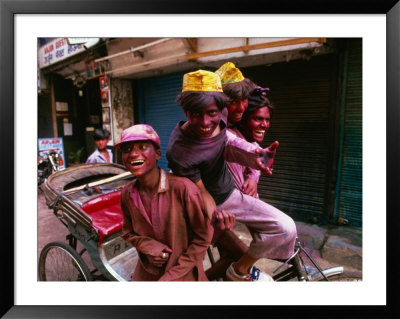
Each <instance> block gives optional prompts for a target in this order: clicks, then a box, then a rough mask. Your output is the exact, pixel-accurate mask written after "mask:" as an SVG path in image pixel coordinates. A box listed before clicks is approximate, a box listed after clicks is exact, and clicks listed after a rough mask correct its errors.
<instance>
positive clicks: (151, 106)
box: [138, 73, 186, 170]
mask: <svg viewBox="0 0 400 319" xmlns="http://www.w3.org/2000/svg"><path fill="white" fill-rule="evenodd" d="M183 74H184V73H174V74H168V75H163V76H159V77H153V78H146V79H141V80H139V83H138V84H139V90H140V93H139V107H140V112H139V121H140V123H146V124H150V125H151V126H152V127H153V128H154V129H155V130H156V131H157V133H158V135H159V136H160V139H161V159H160V161H159V162H158V165H159V166H160V167H161V168H163V169H166V170H168V163H167V160H166V158H165V153H166V151H167V146H168V141H169V136H170V135H171V132H172V130H173V129H174V127H175V126H176V124H177V123H178V122H179V121H181V120H186V116H185V113H184V112H183V110H182V108H181V107H180V106H179V105H177V104H176V102H175V99H176V96H177V95H178V94H179V93H180V92H181V90H182V79H183Z"/></svg>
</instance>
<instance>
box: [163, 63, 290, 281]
mask: <svg viewBox="0 0 400 319" xmlns="http://www.w3.org/2000/svg"><path fill="white" fill-rule="evenodd" d="M177 103H178V104H179V105H181V106H182V108H183V110H184V112H185V115H186V117H187V121H184V122H183V121H182V122H179V123H178V124H177V125H176V127H175V129H174V130H173V131H172V133H171V136H170V140H169V143H168V149H167V154H166V156H167V159H168V165H169V167H170V168H171V169H172V171H173V172H174V174H176V175H179V176H185V177H187V178H189V179H190V180H192V181H193V182H194V183H195V184H196V185H197V186H198V187H199V189H200V191H201V194H202V196H203V200H204V203H205V206H206V210H207V213H208V214H209V216H210V218H214V219H218V221H219V222H220V224H222V223H224V224H225V225H220V228H227V229H229V228H230V227H233V223H234V220H235V219H236V220H237V221H239V222H241V223H243V224H245V225H246V226H247V227H248V229H249V230H250V232H251V234H252V237H253V241H252V242H251V244H250V247H249V249H248V251H247V252H246V253H245V254H244V255H243V256H242V257H240V259H239V260H238V261H237V262H236V263H232V264H231V265H230V267H229V268H228V270H227V272H226V277H227V279H228V280H234V281H258V280H265V281H271V280H272V278H271V277H270V276H268V275H267V274H265V273H263V272H261V271H260V270H259V269H258V268H257V267H255V266H254V263H255V262H256V261H257V260H259V259H260V258H271V259H272V258H279V259H286V258H288V257H289V256H291V255H292V254H293V252H294V244H295V239H296V236H297V231H296V226H295V224H294V222H293V220H292V219H291V218H290V217H289V216H287V215H285V214H284V213H282V212H281V211H279V210H278V209H276V208H275V207H273V206H271V205H268V204H267V203H265V202H263V201H261V200H259V199H256V198H254V197H251V196H249V195H246V194H243V193H241V192H240V191H239V190H237V189H236V187H235V184H234V181H233V178H232V175H231V173H230V172H229V170H228V167H227V164H226V161H225V158H226V159H228V160H230V161H232V162H237V163H239V164H241V165H244V166H250V167H253V168H256V169H257V168H258V169H262V170H263V171H264V172H266V173H267V174H270V173H271V171H270V167H271V165H272V162H273V157H274V155H275V151H276V147H277V146H278V145H279V143H278V142H275V143H273V144H271V146H270V147H269V148H267V149H261V148H259V147H257V146H255V145H252V144H250V143H248V142H247V141H245V140H243V139H240V138H237V137H235V136H234V135H233V134H232V133H229V132H227V130H226V123H225V122H224V120H223V117H222V111H223V109H224V108H225V107H226V105H227V103H228V98H227V97H226V95H225V94H224V93H223V90H222V85H221V80H220V77H219V76H218V75H217V74H215V73H214V72H209V71H205V70H198V71H195V72H190V73H186V74H185V75H184V78H183V86H182V93H181V94H180V95H179V96H178V97H177ZM260 154H261V155H263V156H265V158H264V159H263V160H261V159H260Z"/></svg>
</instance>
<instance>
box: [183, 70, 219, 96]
mask: <svg viewBox="0 0 400 319" xmlns="http://www.w3.org/2000/svg"><path fill="white" fill-rule="evenodd" d="M185 91H208V92H223V91H222V85H221V79H220V78H219V76H218V75H217V74H215V73H214V72H210V71H205V70H197V71H194V72H189V73H186V74H185V75H184V76H183V85H182V92H185Z"/></svg>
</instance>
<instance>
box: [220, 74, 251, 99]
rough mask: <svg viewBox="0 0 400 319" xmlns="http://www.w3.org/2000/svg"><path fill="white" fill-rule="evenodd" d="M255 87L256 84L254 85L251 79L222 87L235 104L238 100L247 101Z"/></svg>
mask: <svg viewBox="0 0 400 319" xmlns="http://www.w3.org/2000/svg"><path fill="white" fill-rule="evenodd" d="M255 87H256V84H255V83H253V82H252V81H251V80H250V79H248V78H245V79H244V80H243V81H240V82H235V83H229V84H224V85H222V90H223V91H224V93H225V94H226V95H227V96H228V97H229V98H230V100H231V102H234V101H236V100H238V99H241V100H244V99H247V98H248V96H249V94H250V92H252V91H253V90H254V88H255Z"/></svg>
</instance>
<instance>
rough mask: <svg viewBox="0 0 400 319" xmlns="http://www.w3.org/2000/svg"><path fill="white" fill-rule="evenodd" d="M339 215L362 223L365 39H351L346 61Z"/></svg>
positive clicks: (337, 204) (338, 195)
mask: <svg viewBox="0 0 400 319" xmlns="http://www.w3.org/2000/svg"><path fill="white" fill-rule="evenodd" d="M344 68H345V70H344V80H343V86H344V88H343V91H344V100H343V103H344V105H342V116H341V125H342V130H341V134H340V140H341V145H340V158H339V161H340V162H339V175H338V183H337V191H336V196H337V197H336V211H335V215H336V217H337V218H338V217H341V218H343V219H346V220H347V221H349V222H350V223H351V224H352V225H355V226H362V40H361V39H352V40H349V41H348V47H347V51H346V53H345V62H344Z"/></svg>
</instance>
